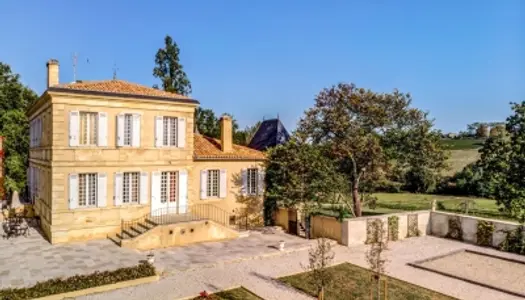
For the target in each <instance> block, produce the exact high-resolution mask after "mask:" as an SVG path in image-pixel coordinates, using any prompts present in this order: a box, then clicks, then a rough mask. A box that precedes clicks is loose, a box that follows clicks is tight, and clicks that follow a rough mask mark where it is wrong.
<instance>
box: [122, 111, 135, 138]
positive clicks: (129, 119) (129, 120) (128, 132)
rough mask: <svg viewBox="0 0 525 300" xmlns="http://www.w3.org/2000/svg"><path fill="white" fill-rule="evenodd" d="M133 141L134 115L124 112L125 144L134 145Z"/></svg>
mask: <svg viewBox="0 0 525 300" xmlns="http://www.w3.org/2000/svg"><path fill="white" fill-rule="evenodd" d="M132 142H133V115H132V114H124V146H132Z"/></svg>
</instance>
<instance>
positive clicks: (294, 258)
mask: <svg viewBox="0 0 525 300" xmlns="http://www.w3.org/2000/svg"><path fill="white" fill-rule="evenodd" d="M389 247H390V249H389V250H388V251H387V252H385V253H386V257H387V259H388V260H389V262H388V263H387V266H386V269H387V273H388V274H389V275H391V276H393V277H397V278H399V279H402V280H406V281H409V282H412V283H414V284H417V285H420V286H423V287H426V288H429V289H432V290H435V291H439V292H442V293H444V294H448V295H450V296H454V297H457V298H459V299H466V300H470V299H472V300H475V299H476V300H477V299H487V300H489V299H490V300H514V299H515V300H518V299H523V298H518V297H515V296H512V295H509V294H505V293H502V292H498V291H495V290H492V289H488V288H484V287H481V286H479V285H475V284H470V283H467V282H465V281H461V280H457V279H453V278H450V277H447V276H443V275H439V274H436V273H433V272H429V271H425V270H421V269H417V268H414V267H411V266H409V265H407V263H409V262H414V261H418V260H422V259H426V258H430V257H434V256H436V255H442V254H447V253H449V252H451V251H456V250H460V249H475V250H477V251H486V252H488V253H493V254H495V255H500V256H505V257H512V258H514V259H521V260H525V257H520V256H518V255H513V254H508V253H503V252H499V251H496V250H492V249H487V248H481V247H477V246H475V245H468V244H464V243H460V242H456V241H451V240H447V239H442V238H437V237H431V236H424V237H419V238H411V239H407V240H403V241H398V242H394V243H390V245H389ZM367 249H368V247H367V246H364V245H363V246H357V247H351V248H349V247H344V246H336V247H335V249H334V251H335V253H336V256H335V262H336V263H338V262H345V261H348V262H350V263H353V264H356V265H360V266H364V267H367V264H366V262H365V252H366V250H367ZM307 262H308V251H299V252H296V253H293V254H284V255H280V256H272V257H267V258H259V259H254V260H245V261H240V262H234V263H229V264H223V265H219V266H216V267H213V268H196V269H191V270H187V271H181V272H177V273H175V274H172V275H171V276H168V277H164V278H163V279H161V280H160V281H158V282H155V283H151V284H145V285H141V286H137V287H132V288H125V289H121V290H115V291H112V292H109V293H103V294H95V295H90V296H85V297H82V298H80V299H84V300H103V299H104V300H105V299H108V300H109V299H126V300H133V299H155V300H164V299H166V300H168V299H171V300H173V299H179V298H181V297H189V296H195V295H197V294H198V293H199V292H200V291H202V290H206V291H208V292H213V291H218V290H223V289H229V288H232V287H236V286H240V285H242V286H244V287H246V288H248V289H249V290H251V291H252V292H254V293H256V294H258V295H259V296H261V297H263V298H264V299H266V300H272V299H275V300H281V299H298V300H301V299H310V300H311V299H312V298H311V297H309V296H306V295H304V294H302V293H300V292H297V291H296V290H294V289H291V288H289V287H287V286H285V285H283V284H281V283H279V282H278V281H277V280H275V278H278V277H281V276H285V275H289V274H292V273H296V272H301V271H303V266H304V264H306V263H307Z"/></svg>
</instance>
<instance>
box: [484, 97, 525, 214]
mask: <svg viewBox="0 0 525 300" xmlns="http://www.w3.org/2000/svg"><path fill="white" fill-rule="evenodd" d="M511 105H512V110H513V111H514V113H513V114H512V115H511V116H509V117H508V118H507V121H506V123H505V131H502V132H500V134H497V135H493V136H491V137H489V138H488V139H487V140H486V141H485V144H484V145H483V148H482V149H481V150H480V153H481V158H480V160H479V162H478V164H479V166H480V167H481V168H482V176H483V179H484V182H485V184H487V186H488V190H489V193H490V194H491V195H492V196H494V197H495V198H496V200H497V202H498V204H499V205H501V206H502V209H503V210H505V211H506V212H508V213H509V214H510V215H511V216H512V217H515V218H517V219H518V220H520V221H521V222H525V101H523V102H521V103H512V104H511Z"/></svg>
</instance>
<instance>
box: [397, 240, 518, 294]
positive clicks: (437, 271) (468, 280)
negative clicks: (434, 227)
mask: <svg viewBox="0 0 525 300" xmlns="http://www.w3.org/2000/svg"><path fill="white" fill-rule="evenodd" d="M461 252H470V253H474V254H477V255H483V256H487V257H491V258H496V259H501V260H505V261H508V262H512V263H518V264H523V265H525V262H524V261H521V260H516V259H512V258H508V257H502V256H498V255H494V254H490V253H484V252H480V251H476V250H471V249H460V250H455V251H451V252H449V253H447V254H442V255H438V256H434V257H430V258H427V259H422V260H419V261H415V262H413V263H407V265H409V266H411V267H414V268H418V269H422V270H425V271H428V272H432V273H436V274H439V275H443V276H447V277H450V278H454V279H457V280H461V281H465V282H468V283H471V284H475V285H478V286H481V287H484V288H488V289H491V290H495V291H498V292H503V293H506V294H509V295H513V296H518V297H522V298H525V293H520V292H514V291H511V290H507V289H505V288H500V287H497V286H495V285H491V284H487V283H483V282H480V281H476V280H473V279H468V278H465V277H461V276H459V275H454V274H451V273H447V272H444V271H439V270H435V269H432V268H429V267H425V266H422V265H420V264H422V263H425V262H429V261H433V260H437V259H441V258H444V257H447V256H450V255H454V254H458V253H461Z"/></svg>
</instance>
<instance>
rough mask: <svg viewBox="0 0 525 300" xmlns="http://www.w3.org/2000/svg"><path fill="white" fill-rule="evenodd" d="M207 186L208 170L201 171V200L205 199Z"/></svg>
mask: <svg viewBox="0 0 525 300" xmlns="http://www.w3.org/2000/svg"><path fill="white" fill-rule="evenodd" d="M207 186H208V170H202V171H201V199H206V198H208V197H207V193H206V189H207Z"/></svg>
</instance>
